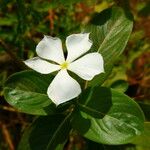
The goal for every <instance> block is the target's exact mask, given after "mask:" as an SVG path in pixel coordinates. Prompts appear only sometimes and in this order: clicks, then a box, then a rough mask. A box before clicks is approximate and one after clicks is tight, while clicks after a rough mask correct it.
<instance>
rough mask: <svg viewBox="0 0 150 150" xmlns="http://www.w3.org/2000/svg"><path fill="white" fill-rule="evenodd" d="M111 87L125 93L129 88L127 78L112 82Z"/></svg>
mask: <svg viewBox="0 0 150 150" xmlns="http://www.w3.org/2000/svg"><path fill="white" fill-rule="evenodd" d="M111 88H113V89H116V90H117V91H119V92H123V93H124V92H125V91H126V90H127V88H128V83H127V81H125V80H117V81H115V82H113V83H112V84H111Z"/></svg>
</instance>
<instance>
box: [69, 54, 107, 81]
mask: <svg viewBox="0 0 150 150" xmlns="http://www.w3.org/2000/svg"><path fill="white" fill-rule="evenodd" d="M68 70H70V71H72V72H74V73H76V74H77V75H78V76H80V77H81V78H83V79H85V80H92V79H93V77H94V76H95V75H97V74H100V73H101V72H104V61H103V57H102V56H101V54H99V53H89V54H87V55H85V56H83V57H81V58H80V59H78V60H76V61H74V62H72V63H71V64H70V65H69V67H68Z"/></svg>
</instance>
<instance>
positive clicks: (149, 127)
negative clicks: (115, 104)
mask: <svg viewBox="0 0 150 150" xmlns="http://www.w3.org/2000/svg"><path fill="white" fill-rule="evenodd" d="M148 141H150V122H147V123H145V124H144V132H143V133H142V134H141V135H140V136H137V137H136V138H135V139H134V140H133V141H132V142H131V143H132V144H136V145H137V146H142V147H145V148H146V147H147V148H150V145H149V142H148Z"/></svg>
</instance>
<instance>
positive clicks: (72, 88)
mask: <svg viewBox="0 0 150 150" xmlns="http://www.w3.org/2000/svg"><path fill="white" fill-rule="evenodd" d="M91 46H92V41H90V39H89V33H83V34H82V33H80V34H73V35H70V36H68V37H67V39H66V47H67V51H68V55H67V58H66V60H65V57H64V54H63V50H62V43H61V40H60V39H59V38H53V37H50V36H44V38H43V40H42V41H40V43H39V44H38V45H37V47H36V52H37V54H38V56H39V57H34V58H32V59H29V60H26V61H25V64H26V65H27V66H29V67H30V68H32V69H34V70H35V71H37V72H39V73H42V74H49V73H52V72H54V71H59V72H58V74H57V75H56V77H55V78H54V80H53V81H52V83H51V84H50V86H49V87H48V90H47V94H48V96H49V98H50V99H51V100H52V101H53V102H54V103H55V104H56V105H59V104H61V103H64V102H66V101H68V100H70V99H73V98H75V97H77V96H78V95H79V94H80V93H81V88H80V85H79V84H78V82H77V81H76V80H74V79H73V78H72V77H71V76H70V75H69V74H68V72H67V70H69V71H72V72H74V73H76V74H77V75H78V76H80V77H81V78H83V79H84V80H92V79H93V77H94V76H95V75H97V74H100V73H101V72H104V67H103V64H104V63H103V58H102V56H101V55H100V54H99V53H97V52H95V53H89V54H86V55H85V56H83V57H81V58H79V57H80V56H82V55H83V54H85V53H86V52H87V51H89V50H90V48H91ZM78 58H79V59H78ZM44 59H47V60H49V61H53V62H52V63H50V62H48V61H46V60H44Z"/></svg>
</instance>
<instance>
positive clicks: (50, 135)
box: [18, 114, 70, 150]
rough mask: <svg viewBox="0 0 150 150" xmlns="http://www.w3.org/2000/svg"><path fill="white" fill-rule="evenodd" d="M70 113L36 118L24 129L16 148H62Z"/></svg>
mask: <svg viewBox="0 0 150 150" xmlns="http://www.w3.org/2000/svg"><path fill="white" fill-rule="evenodd" d="M69 119H70V114H68V115H67V116H63V115H52V116H44V117H39V118H38V119H36V120H35V121H34V122H33V123H32V125H31V126H30V127H29V128H28V129H27V130H26V131H25V133H24V134H23V137H22V139H21V142H20V144H19V147H18V150H63V147H64V144H65V143H66V140H67V138H68V134H69V131H70V120H69Z"/></svg>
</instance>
